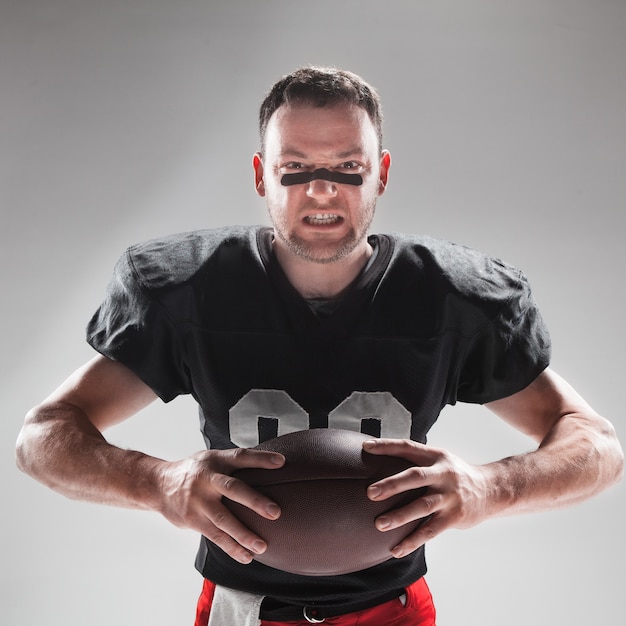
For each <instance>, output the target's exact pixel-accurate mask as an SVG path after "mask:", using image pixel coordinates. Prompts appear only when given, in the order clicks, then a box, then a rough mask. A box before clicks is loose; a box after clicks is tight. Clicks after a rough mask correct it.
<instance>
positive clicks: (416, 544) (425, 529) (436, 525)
mask: <svg viewBox="0 0 626 626" xmlns="http://www.w3.org/2000/svg"><path fill="white" fill-rule="evenodd" d="M445 528H446V524H445V522H444V521H443V520H442V519H441V518H440V517H438V516H437V515H433V516H432V517H429V518H426V519H425V520H424V522H423V523H422V524H420V526H419V527H418V528H417V530H416V531H414V532H413V533H411V534H410V535H409V536H408V537H406V538H405V539H404V540H402V541H401V542H400V543H399V544H398V545H397V546H395V547H393V548H392V549H391V554H392V555H393V556H394V557H395V558H396V559H401V558H402V557H404V556H406V555H407V554H411V552H415V550H417V549H418V548H420V547H421V546H423V545H424V544H425V543H427V542H429V541H431V540H432V539H434V538H435V537H436V536H437V535H439V534H440V533H442V532H443V531H444V530H445Z"/></svg>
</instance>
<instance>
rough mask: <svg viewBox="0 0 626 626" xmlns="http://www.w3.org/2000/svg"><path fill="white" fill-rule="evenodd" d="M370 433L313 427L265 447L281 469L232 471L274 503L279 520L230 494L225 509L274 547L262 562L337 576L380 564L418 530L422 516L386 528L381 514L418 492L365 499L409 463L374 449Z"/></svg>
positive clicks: (262, 447)
mask: <svg viewBox="0 0 626 626" xmlns="http://www.w3.org/2000/svg"><path fill="white" fill-rule="evenodd" d="M367 439H371V437H370V436H368V435H363V434H361V433H356V432H352V431H348V430H339V429H325V428H324V429H321V428H318V429H312V430H304V431H299V432H294V433H289V434H286V435H282V436H280V437H276V438H275V439H271V440H269V441H266V442H264V443H262V444H260V445H258V446H256V448H257V449H259V450H272V451H275V452H280V453H282V454H284V455H285V457H286V459H287V460H286V462H285V465H284V466H283V467H282V468H279V469H275V470H267V469H250V468H249V469H243V470H239V471H237V472H235V473H234V476H236V477H237V478H239V479H241V480H243V481H245V482H246V483H248V484H249V485H251V486H252V487H254V488H255V489H257V490H258V491H260V492H262V493H264V494H266V495H267V496H268V497H269V498H271V499H272V500H274V501H275V502H276V503H277V504H278V505H279V506H280V507H281V509H282V514H281V516H280V518H278V519H277V520H273V521H272V520H267V519H265V518H263V517H261V516H260V515H257V514H256V513H255V512H254V511H252V510H250V509H248V508H246V507H243V506H241V505H239V504H237V503H236V502H232V501H231V500H228V499H226V498H224V503H225V504H226V506H227V507H228V508H229V509H230V510H231V511H232V512H233V513H234V514H235V515H236V516H237V518H238V519H239V520H241V522H242V523H243V524H245V525H246V526H247V527H248V528H250V529H251V530H253V531H254V532H255V533H256V534H258V535H259V536H260V537H262V538H263V539H264V540H265V541H266V542H267V545H268V548H267V550H266V551H265V553H264V554H261V555H258V556H255V559H256V560H257V561H259V562H260V563H263V564H265V565H269V566H271V567H274V568H277V569H280V570H283V571H286V572H291V573H294V574H304V575H307V576H323V575H336V574H345V573H348V572H354V571H358V570H362V569H366V568H368V567H373V566H374V565H378V564H379V563H382V562H383V561H386V560H387V559H390V558H391V552H390V550H391V549H392V548H393V547H394V546H396V545H397V544H398V543H399V542H400V541H401V540H402V539H403V538H404V537H406V536H407V535H408V534H409V533H411V531H413V530H414V529H415V528H416V527H417V526H418V525H419V520H418V521H415V522H411V523H409V524H406V525H404V526H402V527H400V528H397V529H394V530H391V531H387V532H381V531H379V530H377V528H376V527H375V525H374V520H375V519H376V517H378V516H379V515H381V514H382V513H384V512H386V511H389V510H391V509H395V508H399V507H401V506H403V505H405V504H407V503H409V502H411V501H413V500H415V499H416V498H417V497H419V496H420V495H421V494H422V493H423V489H415V490H412V491H408V492H405V493H402V494H399V495H397V496H393V497H392V498H389V499H388V500H384V501H380V502H373V501H372V500H370V499H369V498H368V497H367V493H366V490H367V487H368V486H369V485H371V484H372V483H374V482H376V481H377V480H380V479H381V478H384V477H386V476H390V475H392V474H397V473H398V472H401V471H403V470H404V469H406V468H408V467H411V465H412V464H411V463H410V462H409V461H406V460H404V459H400V458H397V457H390V456H378V455H373V454H368V453H367V452H365V451H364V450H363V448H362V443H363V441H365V440H367Z"/></svg>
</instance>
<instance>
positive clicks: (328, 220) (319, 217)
mask: <svg viewBox="0 0 626 626" xmlns="http://www.w3.org/2000/svg"><path fill="white" fill-rule="evenodd" d="M339 219H340V218H339V216H338V215H335V214H334V213H317V214H315V215H309V216H308V217H307V218H306V220H307V222H309V223H310V224H333V223H334V222H338V221H339Z"/></svg>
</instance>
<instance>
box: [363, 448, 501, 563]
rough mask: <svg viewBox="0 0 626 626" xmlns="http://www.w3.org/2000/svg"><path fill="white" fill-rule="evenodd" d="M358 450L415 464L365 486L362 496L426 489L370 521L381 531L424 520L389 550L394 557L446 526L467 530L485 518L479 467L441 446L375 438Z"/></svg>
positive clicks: (484, 491) (484, 492)
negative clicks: (365, 492)
mask: <svg viewBox="0 0 626 626" xmlns="http://www.w3.org/2000/svg"><path fill="white" fill-rule="evenodd" d="M363 448H364V450H365V451H366V452H369V453H371V454H379V455H387V456H396V457H401V458H403V459H406V460H408V461H411V462H412V463H414V464H415V467H412V468H409V469H407V470H405V471H403V472H400V473H399V474H395V475H393V476H389V477H388V478H385V479H383V480H379V481H378V482H376V483H373V484H372V485H370V487H369V488H368V492H367V495H368V497H369V498H370V499H371V500H376V501H380V500H386V499H387V498H389V497H391V496H393V495H395V494H398V493H401V492H404V491H408V490H410V489H418V488H420V487H426V493H425V494H424V495H423V496H421V497H420V498H418V499H416V500H415V501H413V502H412V503H410V504H408V505H406V506H404V507H402V508H400V509H397V510H394V511H392V512H390V513H385V514H384V515H381V516H380V517H378V518H377V519H376V527H377V528H378V530H380V531H382V532H385V531H388V530H392V529H393V528H397V527H398V526H402V525H404V524H407V523H408V522H411V521H413V520H417V519H424V522H423V523H422V524H421V525H420V526H419V527H418V528H417V529H416V530H415V531H414V532H413V533H412V534H410V535H409V536H408V537H407V538H406V539H404V540H403V541H402V542H401V543H400V544H398V545H397V546H396V547H394V548H393V549H392V554H393V556H394V557H396V558H401V557H403V556H406V555H407V554H410V553H411V552H414V551H415V550H417V549H418V548H419V547H420V546H422V545H423V544H424V543H426V542H427V541H430V540H431V539H433V538H434V537H436V536H437V535H439V534H440V533H441V532H443V531H444V530H446V529H448V528H470V527H472V526H475V525H476V524H478V523H479V522H481V521H482V520H484V519H485V518H486V517H487V513H486V511H487V494H488V487H489V486H488V484H487V480H486V477H485V476H484V475H483V473H482V472H481V470H480V467H479V466H476V465H470V464H469V463H466V462H465V461H463V460H462V459H460V458H459V457H457V456H455V455H453V454H452V453H450V452H448V451H447V450H444V449H442V448H434V447H431V446H426V445H423V444H420V443H416V442H414V441H410V440H408V439H376V440H373V441H372V442H369V441H368V442H364V444H363ZM425 518H427V519H425Z"/></svg>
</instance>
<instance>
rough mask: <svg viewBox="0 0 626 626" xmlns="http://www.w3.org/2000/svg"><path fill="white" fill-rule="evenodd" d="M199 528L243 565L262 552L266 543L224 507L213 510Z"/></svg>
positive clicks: (265, 547)
mask: <svg viewBox="0 0 626 626" xmlns="http://www.w3.org/2000/svg"><path fill="white" fill-rule="evenodd" d="M207 522H208V524H206V525H205V528H203V529H201V532H202V534H203V535H204V536H205V537H206V538H207V539H208V540H209V541H211V542H212V543H214V544H215V545H217V546H218V547H219V548H221V549H222V550H223V551H224V552H226V554H228V555H229V556H231V557H232V558H233V559H235V560H236V561H238V562H239V563H243V564H244V565H246V564H248V563H250V562H251V561H252V559H253V558H254V555H255V554H263V552H265V550H266V549H267V543H266V542H265V541H264V540H263V539H262V538H261V537H258V536H257V535H255V534H254V533H253V532H252V531H250V530H249V529H248V528H246V527H245V526H244V525H243V524H241V522H239V520H237V519H236V518H235V517H234V516H233V515H232V514H231V513H230V511H228V509H226V507H221V508H217V509H216V510H214V512H213V515H212V519H210V520H207Z"/></svg>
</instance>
